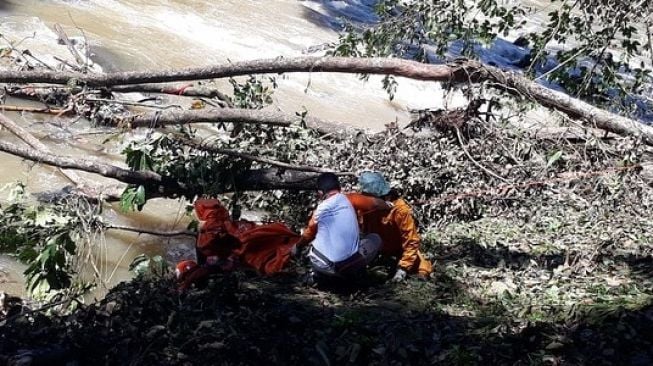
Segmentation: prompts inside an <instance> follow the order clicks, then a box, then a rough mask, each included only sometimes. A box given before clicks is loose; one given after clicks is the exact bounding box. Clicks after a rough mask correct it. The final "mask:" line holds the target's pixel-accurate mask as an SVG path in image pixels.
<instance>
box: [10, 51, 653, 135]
mask: <svg viewBox="0 0 653 366" xmlns="http://www.w3.org/2000/svg"><path fill="white" fill-rule="evenodd" d="M287 72H335V73H350V74H352V73H353V74H381V75H395V76H402V77H406V78H411V79H416V80H426V81H440V82H484V81H489V82H496V83H497V84H499V86H500V87H502V88H504V89H505V90H506V91H508V92H510V93H513V94H517V95H520V96H523V95H526V96H528V97H530V98H531V99H533V100H534V101H536V102H538V103H540V104H541V105H543V106H545V107H548V108H553V109H556V110H559V111H562V112H564V113H566V114H568V115H569V116H571V117H572V118H577V119H581V120H583V121H585V122H586V124H588V125H590V126H591V127H594V126H596V127H598V128H601V129H604V130H607V131H610V132H614V133H617V134H620V135H625V136H636V137H642V139H643V141H644V142H645V143H647V144H649V145H653V127H650V126H645V125H643V124H641V123H639V122H637V121H634V120H632V119H629V118H625V117H622V116H618V115H616V114H614V113H610V112H608V111H605V110H602V109H599V108H596V107H594V106H592V105H590V104H588V103H585V102H582V101H580V100H578V99H574V98H572V97H570V96H569V95H567V94H564V93H561V92H557V91H553V90H550V89H548V88H546V87H544V86H542V85H539V84H537V83H534V82H533V81H531V80H529V79H527V78H525V77H524V76H522V75H520V74H516V73H512V72H505V71H502V70H500V69H499V68H496V67H492V66H486V65H482V64H480V63H478V62H473V61H463V62H459V63H453V64H448V65H428V64H422V63H418V62H415V61H408V60H400V59H387V58H347V57H297V58H276V59H263V60H254V61H243V62H233V63H224V64H219V65H214V66H206V67H197V68H186V69H180V70H165V71H144V72H119V73H107V74H81V73H71V72H48V71H22V72H15V71H0V82H5V83H52V84H68V85H74V84H78V85H79V84H83V85H88V86H98V87H100V86H104V87H108V86H114V85H127V84H142V83H161V82H172V81H188V80H200V79H215V78H225V77H232V76H242V75H248V74H265V73H287Z"/></svg>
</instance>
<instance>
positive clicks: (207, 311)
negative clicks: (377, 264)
mask: <svg viewBox="0 0 653 366" xmlns="http://www.w3.org/2000/svg"><path fill="white" fill-rule="evenodd" d="M436 279H437V280H438V281H432V282H421V281H417V280H410V281H409V282H408V283H406V284H401V285H390V284H379V283H378V282H375V281H371V284H372V285H371V287H369V288H361V289H357V290H350V291H349V292H340V293H334V292H326V291H321V290H317V289H314V288H311V287H306V286H304V285H302V284H301V283H300V282H298V281H296V280H295V279H293V278H292V277H287V278H275V279H263V278H260V277H257V276H248V275H244V274H230V275H216V276H215V277H214V278H213V279H211V281H209V283H208V285H207V287H206V288H204V289H201V290H191V291H190V292H189V293H187V294H185V295H180V294H178V293H177V292H176V288H175V284H174V283H173V281H171V280H168V279H145V278H141V279H138V280H135V281H132V282H130V283H124V284H121V285H119V286H117V287H116V288H114V289H113V290H112V291H111V292H110V293H109V294H108V295H107V296H106V298H105V299H104V300H102V301H101V302H99V303H96V304H91V305H89V306H86V307H83V308H82V309H80V310H78V311H76V312H75V313H73V314H71V315H69V316H66V317H54V318H48V317H46V316H44V315H42V314H39V313H33V314H30V315H29V316H21V317H18V318H16V319H13V320H12V321H11V322H9V323H8V324H6V325H5V326H4V327H3V330H2V338H1V339H0V340H1V343H0V351H1V352H0V354H2V355H4V356H0V361H3V362H7V363H8V364H19V363H18V362H25V363H22V364H29V363H27V361H31V362H33V363H32V364H148V365H149V364H151V365H195V364H202V363H206V364H216V365H259V364H271V365H287V364H310V365H332V364H364V365H368V364H373V365H404V364H414V365H429V364H447V365H450V364H454V365H469V364H556V363H559V362H565V363H569V364H589V363H594V362H597V364H617V363H620V362H623V361H625V362H626V363H630V364H635V365H645V364H650V361H651V360H652V359H653V358H651V357H652V356H653V355H651V354H650V350H651V336H652V334H651V329H650V326H649V324H650V321H651V320H652V319H651V318H652V317H653V308H651V307H650V306H649V307H647V308H643V309H640V310H638V311H627V310H625V309H621V310H618V311H614V312H613V313H611V314H609V315H606V316H604V317H602V318H600V319H598V318H597V319H594V320H592V321H579V322H575V323H568V324H567V323H556V322H546V321H540V322H535V321H532V322H526V323H524V326H523V327H521V328H520V329H518V330H517V329H514V325H515V324H516V323H518V322H519V319H514V320H508V319H504V320H501V319H497V318H495V317H493V316H492V315H490V314H486V315H483V314H477V315H471V314H467V315H451V314H449V313H448V312H447V311H445V310H444V309H443V305H442V304H446V303H450V302H455V301H456V300H454V299H452V298H451V296H452V295H453V296H457V292H460V291H462V290H461V289H455V288H454V287H452V285H451V282H450V281H448V280H447V279H446V278H445V275H444V274H439V275H438V276H437V278H436ZM485 306H486V307H488V308H490V307H491V304H485ZM12 362H15V363H12Z"/></svg>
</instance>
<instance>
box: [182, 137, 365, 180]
mask: <svg viewBox="0 0 653 366" xmlns="http://www.w3.org/2000/svg"><path fill="white" fill-rule="evenodd" d="M183 143H184V144H186V145H188V146H190V147H192V148H195V149H198V150H202V151H207V152H211V153H215V154H222V155H227V156H233V157H236V158H241V159H245V160H250V161H256V162H259V163H263V164H268V165H271V166H274V167H277V168H282V169H288V170H295V171H298V172H311V173H335V174H336V175H339V176H350V177H354V176H356V174H355V173H353V172H336V171H333V170H332V169H325V168H318V167H313V166H308V165H295V164H290V163H285V162H283V161H278V160H274V159H269V158H266V157H261V156H256V155H252V154H247V153H243V152H238V151H234V150H228V149H221V148H217V147H215V146H210V145H207V144H201V143H197V142H195V141H191V140H188V139H186V140H184V141H183Z"/></svg>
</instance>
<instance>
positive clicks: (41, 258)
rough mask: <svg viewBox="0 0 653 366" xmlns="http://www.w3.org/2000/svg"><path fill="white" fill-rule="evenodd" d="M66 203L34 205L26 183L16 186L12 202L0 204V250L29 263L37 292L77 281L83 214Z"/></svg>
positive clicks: (30, 285) (29, 280) (31, 283)
mask: <svg viewBox="0 0 653 366" xmlns="http://www.w3.org/2000/svg"><path fill="white" fill-rule="evenodd" d="M73 212H74V211H72V210H70V209H68V208H67V207H66V206H65V205H64V204H60V205H59V204H56V205H46V204H43V205H41V204H39V205H31V204H28V203H27V202H26V200H25V197H24V186H23V185H22V184H18V185H16V186H15V188H14V190H13V193H12V195H11V197H10V201H9V204H7V205H5V206H3V207H0V251H2V252H4V253H9V254H13V255H15V256H16V257H17V258H18V259H19V260H20V261H21V262H23V263H26V264H28V267H27V269H26V270H25V273H24V274H25V276H26V278H27V287H28V290H29V291H30V292H31V293H32V294H34V295H37V296H43V295H45V294H47V293H49V292H56V291H59V290H64V289H67V288H69V287H70V286H72V285H73V283H72V278H73V275H74V274H75V270H74V258H75V255H76V252H77V244H76V242H75V239H76V238H77V237H79V235H80V232H81V230H82V229H81V221H80V218H79V217H77V216H76V215H74V213H73Z"/></svg>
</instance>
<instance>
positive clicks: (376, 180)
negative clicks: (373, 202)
mask: <svg viewBox="0 0 653 366" xmlns="http://www.w3.org/2000/svg"><path fill="white" fill-rule="evenodd" d="M358 184H360V187H361V191H362V192H363V193H368V194H371V195H373V196H377V197H382V196H385V195H386V194H388V193H389V192H390V184H388V182H387V181H386V180H385V178H383V174H381V173H379V172H363V173H361V175H360V177H358Z"/></svg>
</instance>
